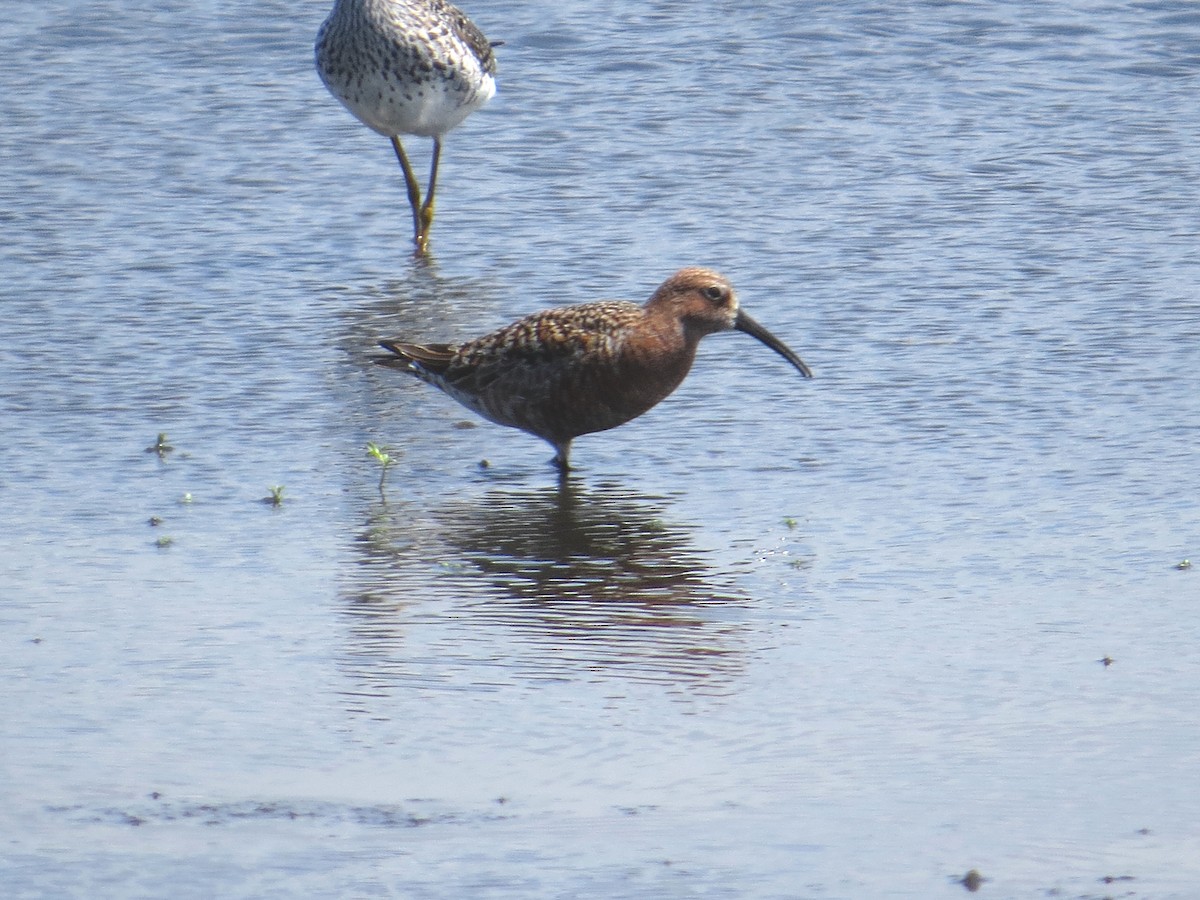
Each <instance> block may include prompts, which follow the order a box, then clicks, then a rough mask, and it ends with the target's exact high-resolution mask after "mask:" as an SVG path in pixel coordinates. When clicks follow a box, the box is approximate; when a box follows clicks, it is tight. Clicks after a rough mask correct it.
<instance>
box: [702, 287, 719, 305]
mask: <svg viewBox="0 0 1200 900" xmlns="http://www.w3.org/2000/svg"><path fill="white" fill-rule="evenodd" d="M700 293H702V294H703V295H704V299H706V300H711V301H712V302H713V303H716V302H717V301H719V300H724V299H725V288H723V287H721V286H720V285H716V284H713V285H709V286H708V287H706V288H705V289H704V290H702V291H701V292H700Z"/></svg>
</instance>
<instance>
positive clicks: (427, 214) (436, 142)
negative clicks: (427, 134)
mask: <svg viewBox="0 0 1200 900" xmlns="http://www.w3.org/2000/svg"><path fill="white" fill-rule="evenodd" d="M441 158H442V139H441V138H439V137H435V138H434V139H433V157H432V159H431V161H430V163H429V190H427V191H426V192H425V203H424V205H423V206H422V207H421V236H422V237H423V238H424V244H425V245H426V246H428V245H429V229H430V228H432V227H433V192H434V190H435V189H436V188H437V173H438V160H439V159H441Z"/></svg>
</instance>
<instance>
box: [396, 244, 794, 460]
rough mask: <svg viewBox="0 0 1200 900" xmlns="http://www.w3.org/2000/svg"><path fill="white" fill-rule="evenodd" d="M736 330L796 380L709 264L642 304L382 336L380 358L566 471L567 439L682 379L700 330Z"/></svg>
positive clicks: (626, 415)
mask: <svg viewBox="0 0 1200 900" xmlns="http://www.w3.org/2000/svg"><path fill="white" fill-rule="evenodd" d="M730 329H737V330H738V331H744V332H745V333H746V334H749V335H751V336H752V337H755V338H757V339H758V340H760V341H762V342H763V343H764V344H766V345H767V346H768V347H770V348H771V349H772V350H774V351H775V352H776V353H778V354H779V355H780V356H782V357H783V358H784V359H786V360H787V361H788V362H790V363H791V364H792V365H793V366H795V367H796V368H797V369H799V370H800V374H801V375H803V376H804V377H805V378H811V377H812V372H811V371H809V368H808V366H806V365H805V364H804V362H803V361H802V360H801V359H800V357H798V356H797V355H796V354H795V353H793V352H792V351H791V350H790V349H789V348H788V347H787V345H786V344H784V343H783V342H782V341H781V340H779V338H777V337H775V336H774V335H773V334H771V333H770V332H769V331H767V330H766V329H765V328H763V327H762V326H761V325H759V324H758V323H757V322H755V321H754V320H753V319H752V318H750V316H748V315H747V314H746V313H745V312H743V311H742V310H741V309H740V308H739V306H738V299H737V294H735V293H734V290H733V286H732V285H731V284H730V283H729V282H728V281H727V280H726V279H725V278H723V277H722V276H720V275H718V274H717V273H716V272H713V271H710V270H709V269H699V268H691V269H683V270H681V271H679V272H676V273H675V274H674V275H672V276H671V277H670V278H668V279H667V280H666V281H665V282H663V283H662V285H661V286H659V288H658V290H656V291H655V292H654V295H653V296H652V297H651V298H650V299H649V300H648V301H646V304H645V305H644V306H639V305H638V304H636V303H629V302H627V301H623V300H606V301H600V302H598V303H584V304H581V305H579V306H564V307H560V308H558V309H548V310H544V311H543V312H539V313H534V314H533V315H531V316H527V317H526V318H524V319H521V320H520V321H518V322H514V323H513V324H512V325H509V326H507V327H505V328H501V329H500V330H499V331H494V332H492V333H491V334H489V335H485V336H484V337H481V338H477V339H476V340H473V341H467V342H466V343H465V344H414V343H409V342H407V341H403V340H388V341H381V342H380V345H381V346H383V347H385V348H386V349H388V350H390V351H391V352H392V353H393V354H395V355H394V356H389V357H383V358H381V359H380V360H379V362H381V363H383V364H384V365H389V366H392V367H393V368H400V369H402V370H404V371H406V372H410V373H411V374H413V375H416V376H417V377H418V378H420V379H421V380H423V381H427V382H429V383H430V384H432V385H434V386H435V387H438V388H440V389H441V390H443V391H444V392H445V393H447V394H449V395H450V396H451V397H453V398H454V399H455V400H457V401H458V402H459V403H461V404H462V405H463V406H465V407H467V408H468V409H470V410H473V411H475V412H477V413H478V414H479V415H481V416H483V417H484V418H485V419H488V420H490V421H492V422H495V423H496V424H497V425H508V426H510V427H512V428H519V429H521V430H522V431H526V432H528V433H529V434H532V435H536V436H537V437H540V438H542V439H543V440H546V441H549V442H550V444H552V445H553V447H554V449H555V457H554V463H555V465H557V466H558V467H559V468H560V469H561V470H562V471H564V472H565V471H566V470H567V469H569V468H570V459H569V455H570V452H571V441H572V440H573V439H575V438H577V437H579V435H581V434H590V433H592V432H593V431H605V430H607V429H609V428H615V427H616V426H618V425H623V424H624V423H625V422H628V421H629V420H630V419H633V418H636V417H637V416H640V415H641V414H642V413H644V412H646V411H647V410H648V409H650V408H651V407H653V406H654V405H655V404H657V403H658V402H659V401H660V400H662V399H664V398H665V397H666V396H667V395H669V394H670V393H671V392H672V391H673V390H675V388H677V387H679V384H680V383H681V382H682V381H683V379H684V376H685V375H687V373H688V370H689V369H690V368H691V366H692V360H694V359H695V358H696V347H697V346H698V345H699V343H700V339H701V338H703V337H704V336H705V335H709V334H715V333H716V332H718V331H729V330H730Z"/></svg>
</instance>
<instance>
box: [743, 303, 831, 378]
mask: <svg viewBox="0 0 1200 900" xmlns="http://www.w3.org/2000/svg"><path fill="white" fill-rule="evenodd" d="M733 327H734V328H736V329H737V330H738V331H744V332H746V334H748V335H750V336H751V337H752V338H757V339H758V340H760V341H762V342H763V343H764V344H766V345H767V346H768V347H770V348H771V349H772V350H774V351H775V352H776V353H778V354H779V355H780V356H782V357H783V358H784V359H786V360H787V361H788V362H790V363H791V364H792V365H793V366H795V367H796V368H797V369H799V370H800V374H801V375H803V376H804V377H805V378H812V369H810V368H809V367H808V366H806V365H805V364H804V360H802V359H801V358H800V357H798V356H797V355H796V354H795V353H793V352H792V349H791V348H790V347H789V346H788V345H787V344H785V343H784V342H783V341H781V340H780V339H779V338H777V337H775V335H773V334H771V332H769V331H767V329H765V328H763V327H762V326H761V325H759V324H758V323H757V322H755V321H754V320H753V319H752V318H750V317H749V316H748V315H746V313H745V312H743V311H742V310H740V309H739V310H738V314H737V319H735V320H734V323H733Z"/></svg>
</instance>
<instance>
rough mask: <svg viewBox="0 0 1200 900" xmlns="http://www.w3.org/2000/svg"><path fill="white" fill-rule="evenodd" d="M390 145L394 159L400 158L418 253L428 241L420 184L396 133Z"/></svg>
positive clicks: (423, 250) (422, 251) (422, 250)
mask: <svg viewBox="0 0 1200 900" xmlns="http://www.w3.org/2000/svg"><path fill="white" fill-rule="evenodd" d="M392 147H393V149H395V151H396V159H398V160H400V168H401V169H403V170H404V185H405V187H407V188H408V205H409V206H411V207H412V216H413V243H414V244H416V245H417V254H418V255H420V254H422V253H424V252H425V247H426V244H427V243H428V240H427V238H426V236H425V230H424V228H422V227H421V184H420V182H418V181H417V176H416V175H414V174H413V170H412V165H411V164H410V163H409V161H408V154H407V153H405V152H404V145H403V144H401V143H400V138H399V137H397V136H396V135H392Z"/></svg>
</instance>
